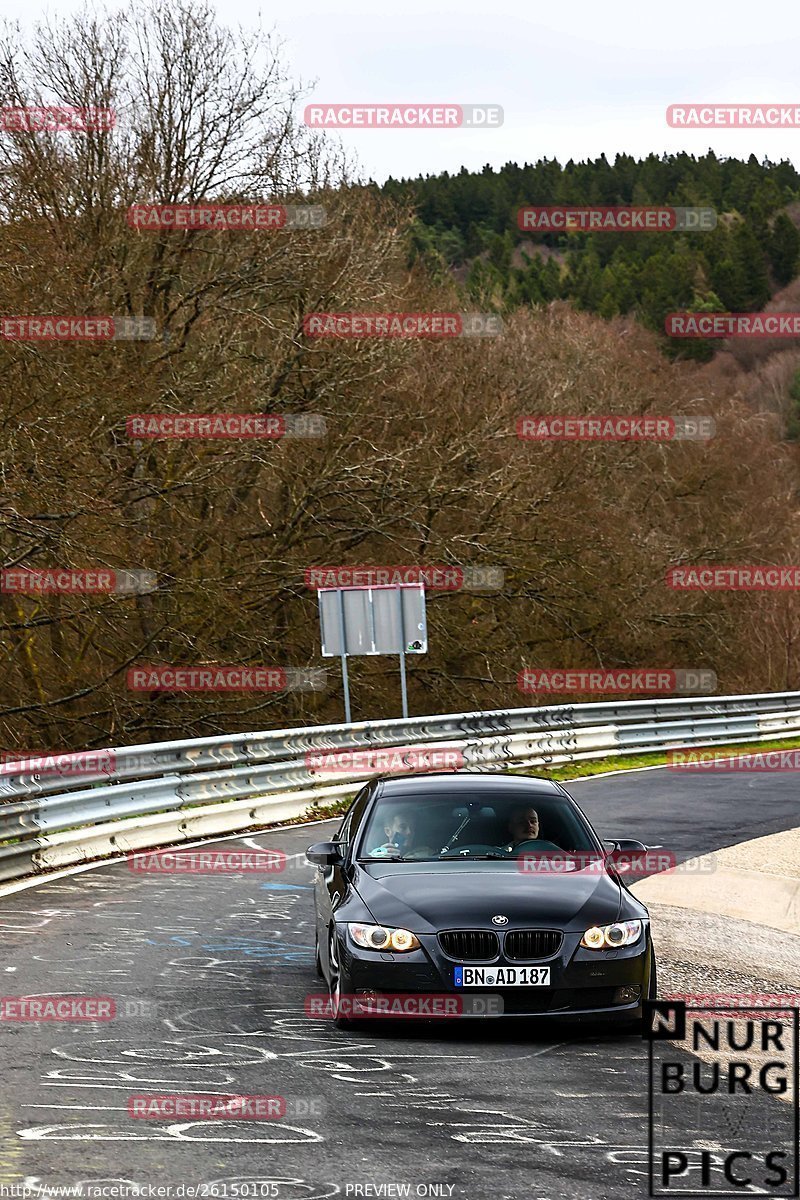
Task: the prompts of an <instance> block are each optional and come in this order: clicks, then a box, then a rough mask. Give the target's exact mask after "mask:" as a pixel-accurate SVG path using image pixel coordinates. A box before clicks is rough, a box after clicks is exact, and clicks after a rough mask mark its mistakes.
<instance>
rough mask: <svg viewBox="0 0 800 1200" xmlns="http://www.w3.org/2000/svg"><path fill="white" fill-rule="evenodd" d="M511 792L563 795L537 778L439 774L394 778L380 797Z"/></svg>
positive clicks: (383, 784)
mask: <svg viewBox="0 0 800 1200" xmlns="http://www.w3.org/2000/svg"><path fill="white" fill-rule="evenodd" d="M476 791H481V792H489V791H491V792H498V793H499V792H508V793H517V794H520V793H524V794H525V795H530V794H531V792H535V793H537V794H538V795H542V794H549V795H551V796H552V795H560V796H563V795H564V793H563V791H562V789H561V788H560V787H559V786H558V784H556V783H554V782H553V780H552V779H540V778H539V777H537V776H535V775H501V774H500V773H496V772H485V771H463V772H454V771H440V772H434V771H431V772H430V773H428V772H426V773H425V774H420V775H403V776H397V775H393V776H391V777H390V778H384V779H382V780H381V787H380V792H381V795H387V794H389V795H392V796H413V795H423V794H424V795H430V794H431V793H437V792H445V793H446V792H476Z"/></svg>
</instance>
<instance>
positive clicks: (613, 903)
mask: <svg viewBox="0 0 800 1200" xmlns="http://www.w3.org/2000/svg"><path fill="white" fill-rule="evenodd" d="M355 884H356V888H357V890H358V892H359V894H360V895H361V897H362V899H363V901H364V903H365V904H366V905H367V907H368V908H369V910H370V912H371V913H372V915H373V917H374V918H375V920H376V921H378V922H380V923H381V924H385V925H395V926H400V927H402V928H405V929H410V930H411V931H412V932H413V933H431V932H435V931H438V930H440V929H458V928H464V929H492V928H494V926H493V925H492V917H493V916H498V915H502V916H505V917H507V918H508V924H507V925H504V928H506V929H514V928H517V929H519V928H536V927H540V928H559V929H579V928H586V927H588V926H590V925H604V924H610V923H611V922H612V921H616V920H618V919H619V916H620V907H621V901H622V889H621V888H620V886H619V884H617V883H616V882H615V880H614V879H612V878H611V876H610V875H608V874H606V873H605V872H602V873H598V872H597V871H591V870H585V871H573V872H569V873H568V874H554V875H546V876H545V875H529V874H523V873H522V872H521V871H519V870H517V869H516V867H515V866H512V865H511V864H503V865H499V864H497V863H492V862H472V863H470V865H469V866H468V867H467V866H465V865H464V864H462V863H449V862H448V863H441V862H439V863H418V864H411V863H379V864H375V863H371V864H369V865H368V866H366V865H362V866H361V867H360V868H359V870H358V873H357V878H356V880H355Z"/></svg>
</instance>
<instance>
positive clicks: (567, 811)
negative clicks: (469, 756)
mask: <svg viewBox="0 0 800 1200" xmlns="http://www.w3.org/2000/svg"><path fill="white" fill-rule="evenodd" d="M598 849H599V848H598V844H597V842H596V841H595V840H594V838H593V837H592V833H591V830H590V829H589V827H588V826H587V824H586V822H585V821H584V819H583V818H582V816H581V814H580V812H579V811H578V810H577V808H576V807H575V806H574V805H573V804H572V803H571V802H570V800H569V799H568V798H567V797H565V796H559V795H553V796H546V795H538V794H537V795H531V796H529V797H526V796H525V794H524V793H520V792H515V793H512V792H510V791H509V793H508V794H506V795H499V794H498V793H497V792H493V791H491V790H489V789H483V790H481V789H480V788H478V787H476V789H475V791H474V792H472V791H470V792H468V793H466V794H465V793H464V792H463V791H459V792H451V793H449V794H442V793H439V792H430V793H416V794H414V795H413V796H407V797H402V798H396V797H394V796H392V795H391V794H388V795H384V796H381V797H379V799H378V800H377V802H376V804H375V806H374V808H373V809H372V812H371V813H370V816H369V819H368V821H367V824H366V827H365V830H364V834H363V837H362V838H361V840H360V844H359V858H361V859H367V860H369V859H384V860H386V859H391V860H398V861H409V860H414V861H417V862H419V861H420V860H431V859H444V858H448V857H450V858H491V859H495V858H496V859H498V860H499V859H504V858H509V859H513V858H515V857H516V856H517V855H519V854H523V853H524V854H536V853H542V854H553V853H559V852H560V853H564V852H566V853H568V854H569V853H584V854H585V853H589V854H597V853H598Z"/></svg>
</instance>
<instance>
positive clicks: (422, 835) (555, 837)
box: [306, 774, 656, 1028]
mask: <svg viewBox="0 0 800 1200" xmlns="http://www.w3.org/2000/svg"><path fill="white" fill-rule="evenodd" d="M620 850H626V851H632V850H642V851H643V850H645V847H644V846H643V845H642V844H641V843H640V842H634V841H630V840H626V841H618V842H615V843H613V850H612V851H611V852H610V851H609V849H608V847H607V846H604V844H603V842H601V841H600V839H599V837H598V835H597V834H596V833H595V831H594V829H593V828H592V826H591V825H590V823H589V821H588V820H587V818H586V817H585V816H584V814H583V812H582V811H581V810H580V808H579V807H578V805H577V804H576V803H575V801H574V800H573V799H572V797H571V796H570V795H569V793H568V792H567V791H565V789H564V788H563V787H562V786H561V785H560V784H558V783H555V782H553V781H552V780H548V779H537V778H532V777H530V776H520V775H514V776H509V775H500V774H441V775H436V774H426V775H414V776H405V777H393V778H389V779H386V778H383V779H374V780H371V781H370V782H369V783H368V784H367V786H366V787H364V788H363V789H362V790H361V791H360V792H359V793H358V795H357V796H356V798H355V800H354V801H353V803H352V805H351V806H350V809H349V811H348V813H347V815H346V816H345V818H344V821H343V822H342V825H341V827H340V829H339V830H338V833H337V835H336V837H335V839H334V840H333V841H330V842H318V843H316V844H315V845H313V846H310V847H309V848H308V850H307V851H306V854H307V857H308V859H309V861H310V862H312V863H314V864H316V866H317V867H318V870H317V872H316V879H315V888H314V899H315V911H316V934H317V970H318V973H319V975H320V976H321V977H322V978H324V979H325V981H326V983H327V986H328V991H329V1011H330V1014H331V1015H332V1016H333V1017H334V1019H335V1020H336V1023H337V1024H338V1025H339V1027H340V1028H347V1027H348V1026H350V1025H352V1024H353V1023H355V1022H356V1021H357V1020H360V1019H362V1018H363V1017H364V1016H374V1015H381V1014H383V1015H387V1016H391V1015H417V1016H425V1015H430V1016H436V1017H438V1016H445V1017H447V1016H450V1015H453V1016H455V1015H462V1016H463V1015H475V1016H480V1015H502V1016H505V1017H531V1016H534V1015H535V1016H537V1017H565V1016H568V1017H587V1018H593V1019H598V1018H609V1019H610V1020H612V1021H615V1022H617V1023H622V1024H623V1025H625V1026H628V1027H631V1026H637V1025H640V1024H641V1019H642V1001H643V999H644V998H647V997H654V996H655V995H656V964H655V955H654V952H653V946H652V942H651V938H650V921H649V916H648V911H647V909H646V908H645V906H644V905H643V904H641V903H640V902H639V901H638V900H637V899H636V898H635V897H634V896H633V895H632V894H631V892H630V891H629V890H628V888H627V887H626V886H625V882H624V880H623V878H622V877H621V875H620V874H619V872H618V870H617V867H616V865H615V860H614V852H619V851H620ZM382 998H383V999H382Z"/></svg>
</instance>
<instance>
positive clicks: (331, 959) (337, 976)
mask: <svg viewBox="0 0 800 1200" xmlns="http://www.w3.org/2000/svg"><path fill="white" fill-rule="evenodd" d="M328 963H329V964H330V977H329V979H328V994H329V995H330V1000H331V1011H332V1013H333V1023H334V1025H335V1026H336V1028H337V1029H355V1028H356V1027H357V1022H356V1021H354V1020H352V1018H351V1017H343V1016H340V1014H339V1011H338V1010H339V1001H340V999H341V996H342V994H343V991H344V989H343V987H342V972H341V964H340V963H339V953H338V950H337V947H336V930H335V929H331V931H330V934H329V940H328Z"/></svg>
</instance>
